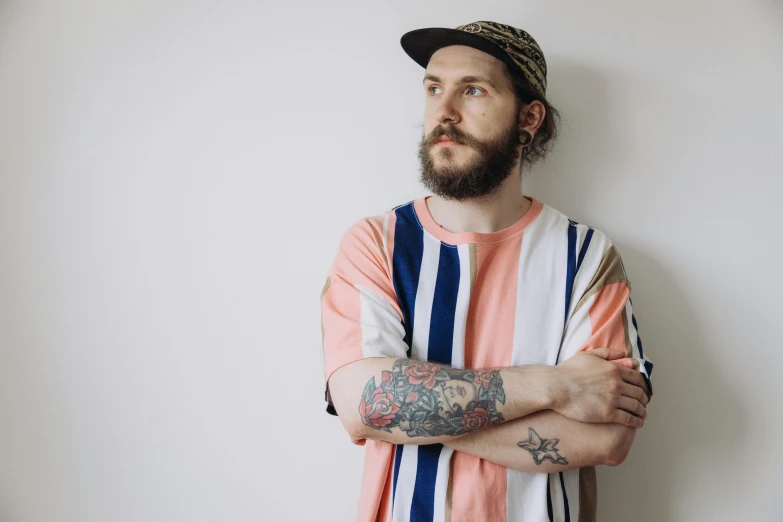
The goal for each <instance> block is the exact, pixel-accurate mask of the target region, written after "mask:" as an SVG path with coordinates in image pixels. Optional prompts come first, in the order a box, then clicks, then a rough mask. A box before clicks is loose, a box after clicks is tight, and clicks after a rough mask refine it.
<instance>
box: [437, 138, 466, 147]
mask: <svg viewBox="0 0 783 522" xmlns="http://www.w3.org/2000/svg"><path fill="white" fill-rule="evenodd" d="M435 144H436V145H443V146H449V145H462V144H461V143H459V142H458V141H454V140H450V139H449V138H445V137H443V136H441V137H440V138H438V141H436V142H435Z"/></svg>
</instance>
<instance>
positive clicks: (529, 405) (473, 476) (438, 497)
mask: <svg viewBox="0 0 783 522" xmlns="http://www.w3.org/2000/svg"><path fill="white" fill-rule="evenodd" d="M401 44H402V47H403V48H404V50H405V51H406V52H407V53H408V55H410V56H411V57H412V58H413V59H414V60H415V61H416V62H417V63H418V64H419V65H421V66H422V67H425V69H426V70H425V76H424V84H423V90H424V93H425V97H426V102H425V114H424V120H425V124H424V126H425V129H424V135H423V137H422V140H421V143H420V149H419V156H420V160H421V169H422V172H421V181H422V183H423V184H424V185H425V186H426V187H427V188H428V189H430V190H431V191H432V192H433V193H434V195H432V196H427V197H424V198H419V199H416V200H412V201H410V202H408V203H406V204H402V205H399V206H397V207H395V208H393V209H391V210H387V211H385V212H383V213H382V214H380V215H377V216H373V217H368V218H365V219H360V220H358V221H357V222H355V223H354V224H353V225H352V226H351V227H350V228H349V229H348V230H347V231H346V232H345V234H344V235H343V237H342V239H341V241H340V244H339V247H338V249H337V254H336V256H335V258H334V262H333V265H332V267H331V268H330V270H329V272H328V276H327V278H326V283H325V285H324V288H323V291H322V294H321V311H322V314H321V325H322V340H323V352H322V354H323V363H324V371H325V377H326V400H327V411H329V412H330V413H332V414H334V415H338V416H339V418H340V420H341V421H342V423H343V425H344V427H345V429H346V430H347V431H348V433H349V434H350V436H351V440H352V441H353V442H354V443H355V444H357V445H364V446H365V451H366V453H365V464H364V476H363V481H362V489H361V494H360V503H359V515H358V520H359V521H376V520H380V521H390V520H394V521H408V520H410V521H427V522H430V521H437V522H442V521H451V522H458V521H460V522H462V521H464V522H475V521H525V522H538V521H553V520H557V521H573V522H577V521H590V520H596V496H597V495H596V490H597V486H596V481H595V466H596V465H601V464H606V465H617V464H619V463H621V462H622V461H623V460H624V458H625V456H626V455H627V453H628V450H629V448H630V446H631V443H632V441H633V439H634V435H635V432H636V429H638V428H640V427H641V426H642V425H643V424H644V419H645V418H646V406H647V404H648V401H649V399H650V397H651V395H652V388H651V383H650V381H649V377H650V374H651V372H652V363H650V362H649V360H647V358H646V357H645V356H644V354H643V351H642V343H641V340H640V338H639V335H638V331H637V323H636V319H635V317H634V315H633V310H632V303H631V298H630V292H631V284H630V283H629V281H628V278H627V276H626V273H625V270H624V268H623V264H622V260H621V258H620V255H619V253H618V251H617V249H616V248H615V247H614V246H613V244H612V242H611V241H610V240H609V238H607V237H606V235H604V234H603V233H601V232H600V231H598V230H595V229H593V228H590V227H588V226H586V225H583V224H579V223H576V222H575V221H573V220H570V219H568V218H567V217H566V216H564V215H563V214H562V213H560V212H559V211H557V210H555V209H553V208H552V207H550V206H548V205H546V204H544V203H542V202H540V201H538V200H536V199H535V198H532V197H527V196H524V195H523V194H522V187H521V171H522V167H523V165H526V164H528V165H529V164H532V163H533V161H535V160H536V159H537V158H541V157H543V156H544V154H545V153H546V151H547V146H548V144H549V143H550V141H551V139H552V138H553V137H554V136H555V134H556V123H555V119H556V114H557V113H556V111H555V109H554V108H553V107H552V106H551V105H550V104H549V103H548V101H547V100H546V98H545V93H546V62H545V60H544V55H543V53H542V51H541V49H540V48H539V46H538V44H537V43H536V41H535V40H534V39H533V38H532V37H531V36H530V35H529V34H528V33H527V32H525V31H522V30H519V29H516V28H513V27H510V26H508V25H503V24H498V23H495V22H475V23H471V24H467V25H463V26H460V27H457V28H456V29H443V28H429V29H420V30H416V31H411V32H409V33H407V34H405V35H404V36H403V37H402V39H401Z"/></svg>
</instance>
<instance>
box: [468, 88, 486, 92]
mask: <svg viewBox="0 0 783 522" xmlns="http://www.w3.org/2000/svg"><path fill="white" fill-rule="evenodd" d="M473 90H475V91H481V92H482V93H483V92H484V89H479V88H478V87H468V92H470V91H473Z"/></svg>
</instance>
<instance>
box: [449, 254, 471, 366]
mask: <svg viewBox="0 0 783 522" xmlns="http://www.w3.org/2000/svg"><path fill="white" fill-rule="evenodd" d="M458 253H459V289H458V290H457V306H456V310H455V311H454V344H453V346H452V350H451V365H452V366H454V367H456V368H464V367H465V325H466V324H467V321H468V306H469V305H470V245H468V244H462V245H459V246H458Z"/></svg>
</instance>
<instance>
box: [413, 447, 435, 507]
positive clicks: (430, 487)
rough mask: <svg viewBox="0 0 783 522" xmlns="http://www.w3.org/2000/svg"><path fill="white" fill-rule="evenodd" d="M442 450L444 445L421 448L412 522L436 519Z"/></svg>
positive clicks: (414, 489)
mask: <svg viewBox="0 0 783 522" xmlns="http://www.w3.org/2000/svg"><path fill="white" fill-rule="evenodd" d="M442 449H443V444H440V443H435V444H422V445H420V446H419V460H418V462H417V464H416V484H415V486H414V488H413V500H412V501H411V515H410V522H432V519H433V518H434V517H435V477H436V476H437V474H438V458H439V457H440V451H441V450H442Z"/></svg>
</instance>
